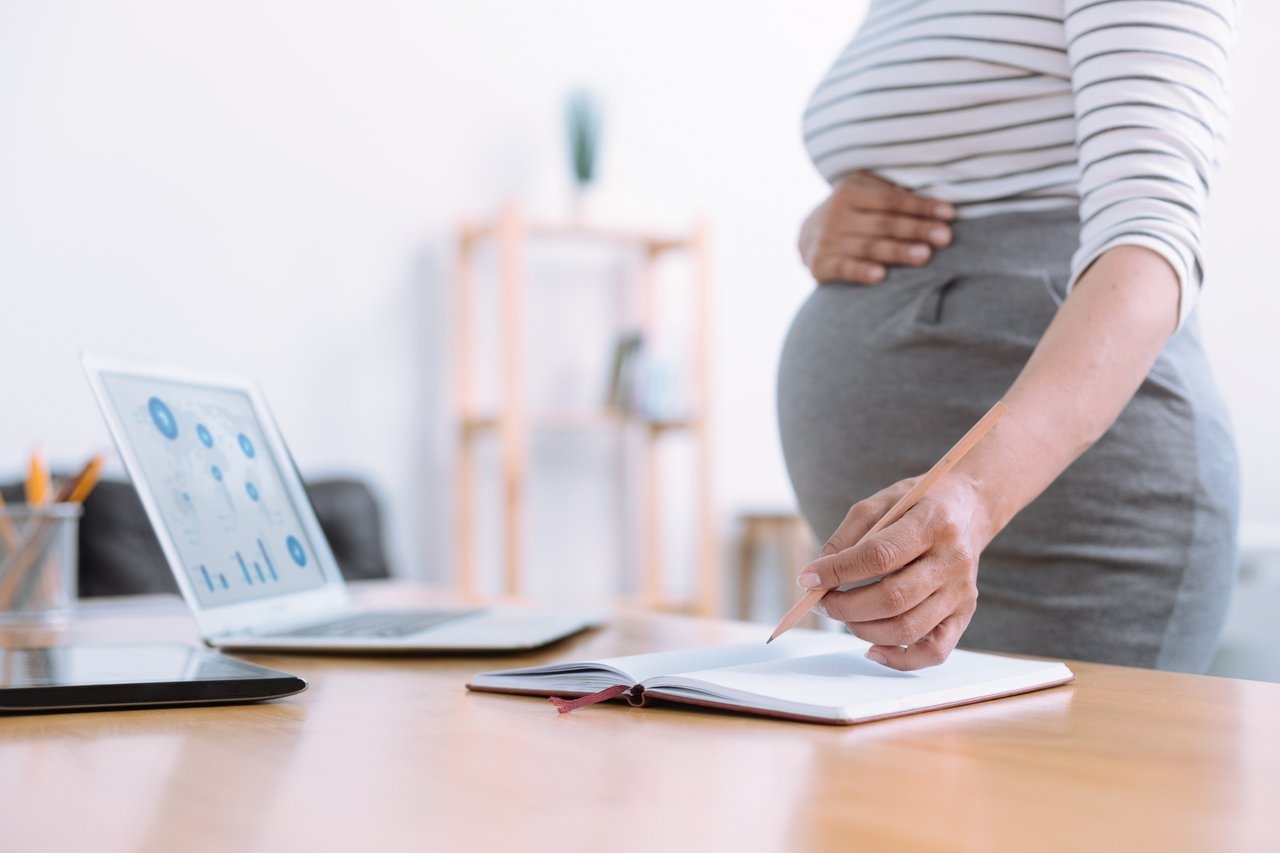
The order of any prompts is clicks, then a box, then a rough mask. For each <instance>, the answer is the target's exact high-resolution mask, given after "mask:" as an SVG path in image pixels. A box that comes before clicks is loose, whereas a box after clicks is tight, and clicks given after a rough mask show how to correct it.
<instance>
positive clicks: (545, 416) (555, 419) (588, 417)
mask: <svg viewBox="0 0 1280 853" xmlns="http://www.w3.org/2000/svg"><path fill="white" fill-rule="evenodd" d="M502 420H503V419H502V417H501V416H500V415H468V416H465V417H463V418H461V419H460V423H461V425H462V430H463V431H464V432H466V433H479V432H485V431H489V430H500V429H502ZM524 422H525V425H526V427H527V428H528V429H529V430H532V431H539V432H590V431H593V430H597V431H598V430H616V429H620V428H623V427H627V426H640V427H647V428H648V429H649V431H650V432H653V433H661V432H676V431H679V430H687V429H693V428H694V427H696V426H697V425H698V421H697V419H696V418H671V419H661V420H649V419H647V418H641V417H637V416H634V415H622V414H619V413H616V412H611V411H608V410H605V409H595V410H591V409H582V410H568V409H566V410H563V411H550V410H545V411H533V412H528V413H526V414H525V417H524Z"/></svg>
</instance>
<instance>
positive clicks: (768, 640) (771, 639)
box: [764, 636, 773, 646]
mask: <svg viewBox="0 0 1280 853" xmlns="http://www.w3.org/2000/svg"><path fill="white" fill-rule="evenodd" d="M772 642H773V637H772V636H770V637H769V639H767V640H765V641H764V644H765V645H766V646H767V645H769V644H770V643H772Z"/></svg>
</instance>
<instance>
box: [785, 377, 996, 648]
mask: <svg viewBox="0 0 1280 853" xmlns="http://www.w3.org/2000/svg"><path fill="white" fill-rule="evenodd" d="M1008 411H1009V407H1008V406H1007V405H1005V403H1004V402H1003V401H997V402H996V404H995V405H994V406H992V407H991V409H990V410H989V411H988V412H987V413H986V414H985V415H983V416H982V418H981V420H979V421H978V422H977V423H976V424H974V425H973V426H972V427H970V428H969V431H968V432H966V433H965V434H964V437H963V438H961V439H960V440H959V441H957V442H956V444H955V446H954V447H952V448H951V449H950V450H948V451H947V452H946V454H945V455H944V456H943V457H942V458H941V459H939V460H938V461H937V462H936V463H935V464H934V466H933V467H932V468H930V469H929V472H928V473H927V474H925V475H924V476H923V477H921V478H920V479H919V480H917V481H916V483H915V485H914V486H912V487H911V489H910V490H909V491H908V492H907V493H906V494H905V495H903V496H902V497H901V498H899V499H898V501H897V503H895V504H894V505H893V506H892V507H890V508H889V511H888V512H886V513H885V514H884V515H883V516H882V517H881V518H880V520H879V521H877V522H876V523H875V525H874V526H872V528H871V529H870V530H868V531H867V532H866V533H864V534H863V535H862V537H861V538H860V539H859V540H858V542H861V541H862V540H863V539H866V538H867V537H868V536H871V535H872V534H874V533H879V532H880V531H881V530H883V529H885V528H886V527H888V526H889V525H890V524H893V523H894V522H895V521H897V520H898V519H900V518H902V516H904V515H906V514H907V511H908V510H910V509H911V508H912V507H913V506H915V505H916V504H917V503H919V501H920V499H921V498H922V497H924V496H925V493H926V492H928V491H929V490H930V489H931V488H933V485H934V483H936V482H938V481H939V480H941V479H942V477H943V475H945V474H946V473H947V472H948V471H950V470H951V469H952V468H954V467H955V465H956V463H957V462H959V461H960V460H961V459H963V458H964V457H965V456H966V455H968V453H969V451H970V450H973V448H974V447H976V446H977V444H978V442H979V441H981V440H982V438H983V436H985V435H986V434H987V433H988V432H990V431H991V428H992V427H993V426H995V425H996V421H998V420H1000V419H1001V418H1002V417H1004V416H1005V413H1006V412H1008ZM854 544H855V545H856V544H857V543H854ZM828 592H830V590H826V589H811V590H809V591H808V592H806V593H805V594H804V597H803V598H801V599H800V600H799V601H797V602H796V603H795V605H794V606H793V607H792V608H791V609H790V610H788V611H787V614H786V615H785V616H783V617H782V621H780V622H779V623H778V627H776V628H774V629H773V633H772V634H770V635H769V639H768V640H765V642H766V643H772V642H773V641H774V640H776V639H777V638H778V637H781V636H782V635H783V634H785V633H786V632H787V631H790V630H791V629H792V628H794V627H795V626H796V623H797V622H799V621H800V620H801V619H803V618H804V617H805V614H806V613H808V612H809V611H810V610H812V609H813V605H815V604H817V603H818V602H819V601H821V600H822V597H823V596H824V595H826V594H827V593H828Z"/></svg>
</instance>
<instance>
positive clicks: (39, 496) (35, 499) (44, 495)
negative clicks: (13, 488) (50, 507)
mask: <svg viewBox="0 0 1280 853" xmlns="http://www.w3.org/2000/svg"><path fill="white" fill-rule="evenodd" d="M51 491H52V484H51V481H50V479H49V466H48V465H46V464H45V461H44V453H42V452H41V451H40V448H38V447H37V448H36V449H35V450H33V451H32V452H31V462H30V464H29V465H28V466H27V503H28V504H30V505H31V506H43V505H44V504H46V503H48V501H49V492H51Z"/></svg>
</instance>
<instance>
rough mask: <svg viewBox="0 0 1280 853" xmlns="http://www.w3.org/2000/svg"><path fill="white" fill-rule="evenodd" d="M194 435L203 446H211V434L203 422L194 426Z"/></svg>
mask: <svg viewBox="0 0 1280 853" xmlns="http://www.w3.org/2000/svg"><path fill="white" fill-rule="evenodd" d="M196 437H197V438H199V439H200V443H201V444H203V445H204V446H205V447H213V434H212V433H210V432H209V428H208V427H207V426H205V425H204V424H198V425H197V426H196Z"/></svg>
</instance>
